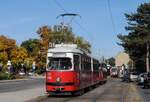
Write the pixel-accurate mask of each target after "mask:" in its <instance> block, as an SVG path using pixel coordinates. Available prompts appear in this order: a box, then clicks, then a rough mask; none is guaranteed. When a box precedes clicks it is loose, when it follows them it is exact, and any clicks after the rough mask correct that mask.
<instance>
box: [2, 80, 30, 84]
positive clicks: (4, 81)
mask: <svg viewBox="0 0 150 102" xmlns="http://www.w3.org/2000/svg"><path fill="white" fill-rule="evenodd" d="M27 80H30V79H14V80H1V81H0V83H7V82H19V81H27Z"/></svg>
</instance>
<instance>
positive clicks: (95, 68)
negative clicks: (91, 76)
mask: <svg viewBox="0 0 150 102" xmlns="http://www.w3.org/2000/svg"><path fill="white" fill-rule="evenodd" d="M93 69H94V71H98V70H99V62H98V61H97V60H93Z"/></svg>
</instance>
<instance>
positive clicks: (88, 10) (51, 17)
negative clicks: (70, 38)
mask: <svg viewBox="0 0 150 102" xmlns="http://www.w3.org/2000/svg"><path fill="white" fill-rule="evenodd" d="M108 1H109V3H108ZM145 2H150V0H0V35H5V36H7V37H9V38H12V39H15V40H16V41H17V44H18V45H19V44H21V42H22V41H25V40H28V39H29V38H38V34H37V33H36V31H37V30H38V28H39V27H42V26H44V25H49V26H53V25H57V24H60V22H62V21H63V20H62V18H58V19H56V17H57V16H58V15H60V14H63V13H66V12H68V13H77V14H79V15H80V16H81V18H80V17H74V19H73V21H72V22H71V23H70V25H71V26H72V29H73V32H74V34H75V35H76V36H82V37H83V38H84V39H86V40H87V41H89V42H90V43H91V44H92V54H93V55H94V56H96V57H101V56H104V57H106V58H109V57H115V56H116V55H117V53H119V52H122V51H123V48H122V47H121V46H119V45H117V42H119V40H118V38H117V35H118V34H128V32H127V31H126V30H125V29H124V27H125V26H127V20H126V18H125V16H124V13H129V14H131V13H135V12H136V9H137V7H138V6H139V5H140V4H141V3H145ZM110 11H111V12H110ZM70 19H71V18H70V17H65V18H64V22H65V23H66V24H68V22H69V21H70Z"/></svg>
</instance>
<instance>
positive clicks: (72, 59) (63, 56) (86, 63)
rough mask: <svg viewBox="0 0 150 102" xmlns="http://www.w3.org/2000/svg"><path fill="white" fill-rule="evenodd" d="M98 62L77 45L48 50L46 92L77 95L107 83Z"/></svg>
mask: <svg viewBox="0 0 150 102" xmlns="http://www.w3.org/2000/svg"><path fill="white" fill-rule="evenodd" d="M104 76H105V75H103V71H102V70H101V69H100V63H99V61H98V60H96V59H94V58H92V57H91V56H90V55H89V54H87V53H86V52H85V51H83V50H81V49H79V48H78V47H77V45H75V44H59V45H56V46H55V47H54V48H51V49H49V50H48V54H47V71H46V91H47V92H48V93H49V94H51V93H65V92H69V93H72V94H73V93H77V92H81V91H82V90H84V89H85V88H87V87H90V86H93V85H95V84H98V83H100V82H102V81H105V80H104V79H105V78H104Z"/></svg>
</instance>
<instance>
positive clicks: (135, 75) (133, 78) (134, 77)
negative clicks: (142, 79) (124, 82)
mask: <svg viewBox="0 0 150 102" xmlns="http://www.w3.org/2000/svg"><path fill="white" fill-rule="evenodd" d="M137 79H138V73H137V72H130V81H132V82H135V81H137Z"/></svg>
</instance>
